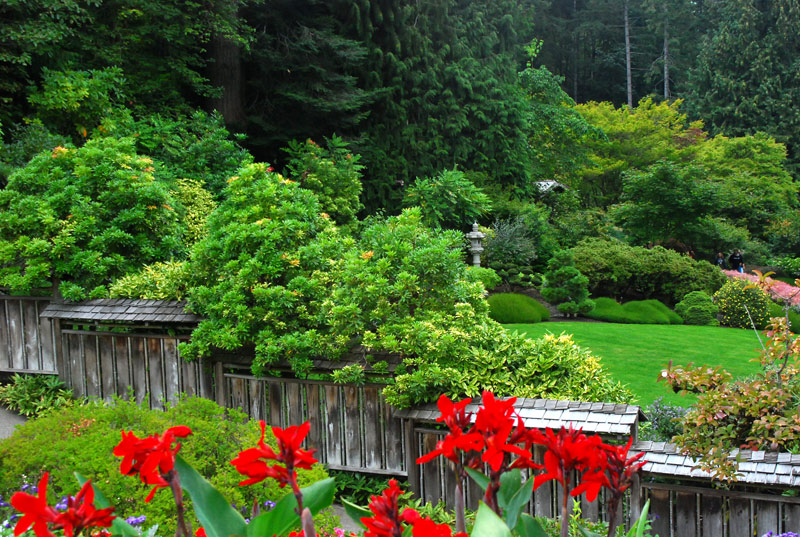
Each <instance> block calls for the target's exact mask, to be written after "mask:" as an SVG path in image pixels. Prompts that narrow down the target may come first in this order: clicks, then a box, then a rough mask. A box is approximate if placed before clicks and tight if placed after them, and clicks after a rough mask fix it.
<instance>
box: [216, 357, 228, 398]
mask: <svg viewBox="0 0 800 537" xmlns="http://www.w3.org/2000/svg"><path fill="white" fill-rule="evenodd" d="M214 392H215V395H216V400H217V404H218V405H219V406H221V407H227V406H228V405H227V404H225V403H226V401H225V368H224V367H223V366H222V362H214Z"/></svg>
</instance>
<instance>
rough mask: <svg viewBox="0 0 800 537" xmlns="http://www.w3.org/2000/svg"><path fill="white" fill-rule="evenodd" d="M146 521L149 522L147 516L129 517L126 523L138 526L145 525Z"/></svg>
mask: <svg viewBox="0 0 800 537" xmlns="http://www.w3.org/2000/svg"><path fill="white" fill-rule="evenodd" d="M145 520H147V515H142V516H129V517H128V518H126V519H125V522H127V523H128V524H130V525H131V526H138V525H140V524H142V523H144V521H145Z"/></svg>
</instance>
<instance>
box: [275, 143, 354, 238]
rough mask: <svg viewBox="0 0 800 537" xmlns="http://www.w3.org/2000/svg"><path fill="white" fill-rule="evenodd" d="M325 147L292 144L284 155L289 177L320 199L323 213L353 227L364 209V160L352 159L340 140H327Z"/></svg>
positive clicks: (351, 155) (338, 222)
mask: <svg viewBox="0 0 800 537" xmlns="http://www.w3.org/2000/svg"><path fill="white" fill-rule="evenodd" d="M325 146H326V147H322V146H320V145H319V144H317V143H316V142H314V141H313V140H311V139H309V140H306V141H305V142H298V141H292V142H290V143H289V148H288V149H286V150H285V151H286V152H287V153H288V154H289V158H290V160H289V163H288V164H287V165H286V169H287V171H286V175H287V176H289V177H291V178H292V179H293V180H295V181H297V182H299V183H300V186H302V187H303V188H305V189H307V190H310V191H312V192H314V193H315V194H316V195H317V199H318V200H319V203H320V205H321V206H322V210H323V211H325V212H326V213H328V215H329V216H330V217H331V218H332V219H333V221H334V222H336V224H337V225H340V226H344V225H348V224H353V223H354V222H355V220H356V213H358V211H359V210H360V209H361V208H362V207H361V203H360V202H359V201H358V197H359V195H360V194H361V170H363V169H364V166H362V165H361V164H359V163H358V162H359V160H360V159H361V157H360V156H359V155H353V154H352V153H351V152H350V150H349V148H348V146H347V144H346V143H345V142H344V141H343V140H342V139H341V138H339V137H338V136H335V135H334V136H333V137H332V138H329V139H328V138H326V139H325Z"/></svg>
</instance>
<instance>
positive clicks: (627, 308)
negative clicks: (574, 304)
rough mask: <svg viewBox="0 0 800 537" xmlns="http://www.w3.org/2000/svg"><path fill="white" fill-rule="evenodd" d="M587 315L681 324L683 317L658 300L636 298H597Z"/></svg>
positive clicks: (600, 318)
mask: <svg viewBox="0 0 800 537" xmlns="http://www.w3.org/2000/svg"><path fill="white" fill-rule="evenodd" d="M594 304H595V306H594V309H593V310H592V311H590V312H589V313H586V314H585V315H586V317H589V318H590V319H596V320H598V321H606V322H609V323H626V324H681V322H682V321H681V318H680V316H678V315H677V314H676V313H675V312H674V311H672V310H671V309H669V308H668V307H667V306H665V305H664V304H663V303H661V302H659V301H658V300H634V301H631V302H626V303H625V304H620V303H619V302H617V301H616V300H614V299H612V298H605V297H600V298H595V299H594Z"/></svg>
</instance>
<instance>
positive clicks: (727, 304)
mask: <svg viewBox="0 0 800 537" xmlns="http://www.w3.org/2000/svg"><path fill="white" fill-rule="evenodd" d="M714 302H716V304H717V306H718V307H719V313H720V316H721V317H722V319H721V321H720V322H721V324H722V325H723V326H733V327H737V328H751V327H752V325H755V327H756V328H763V327H764V326H765V325H766V324H767V320H768V319H769V297H768V296H767V294H766V293H765V292H764V291H762V290H761V289H759V288H758V287H756V286H755V285H753V284H752V283H750V282H748V281H747V280H744V279H740V278H733V279H730V280H728V281H727V282H725V285H723V286H722V288H721V289H720V290H719V291H717V292H716V293H714ZM751 323H752V324H751Z"/></svg>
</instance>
